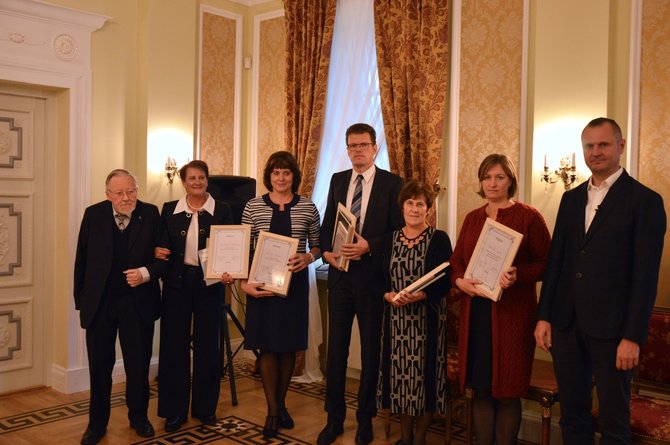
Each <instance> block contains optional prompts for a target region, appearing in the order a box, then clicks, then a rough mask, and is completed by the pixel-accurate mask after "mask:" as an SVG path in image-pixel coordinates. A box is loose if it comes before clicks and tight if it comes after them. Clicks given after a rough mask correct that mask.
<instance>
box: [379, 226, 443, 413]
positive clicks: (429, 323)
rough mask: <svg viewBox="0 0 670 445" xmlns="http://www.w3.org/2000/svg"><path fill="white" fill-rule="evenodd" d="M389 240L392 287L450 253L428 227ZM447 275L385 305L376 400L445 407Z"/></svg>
mask: <svg viewBox="0 0 670 445" xmlns="http://www.w3.org/2000/svg"><path fill="white" fill-rule="evenodd" d="M389 244H390V249H389V250H388V252H387V258H386V260H385V266H386V274H387V286H389V287H390V289H392V290H393V291H394V292H398V291H400V290H402V289H403V288H405V287H406V286H408V285H409V284H411V283H412V282H414V281H415V280H417V279H418V278H420V277H421V276H423V275H424V274H425V273H426V272H428V271H430V270H431V269H433V268H434V267H436V266H437V265H439V264H440V263H441V262H443V261H448V260H449V257H450V256H451V242H450V241H449V237H448V236H447V234H446V233H444V232H442V231H441V230H436V229H434V228H432V227H429V228H427V229H426V230H425V231H424V232H423V233H422V234H421V235H419V236H418V237H416V238H414V239H408V238H406V237H405V236H404V234H403V232H402V230H397V231H395V232H394V233H393V238H392V241H391V240H389ZM448 276H449V273H448V272H447V274H446V276H445V277H444V278H443V279H441V280H439V281H438V282H436V283H434V284H432V285H431V286H429V287H428V288H426V289H425V292H426V294H427V298H426V299H425V300H422V301H419V302H416V303H411V304H408V305H405V306H402V307H398V308H396V307H393V306H392V305H391V304H388V303H387V304H386V305H385V310H384V322H383V327H382V352H381V366H380V371H379V377H380V378H379V383H378V388H377V404H378V406H379V407H380V408H384V409H386V408H390V409H391V413H393V414H407V415H410V416H420V415H422V414H424V413H426V412H432V413H438V414H444V413H446V397H447V376H446V362H445V359H446V356H447V354H446V352H447V333H446V321H447V300H446V298H447V294H448V291H449V286H450V285H449V279H448Z"/></svg>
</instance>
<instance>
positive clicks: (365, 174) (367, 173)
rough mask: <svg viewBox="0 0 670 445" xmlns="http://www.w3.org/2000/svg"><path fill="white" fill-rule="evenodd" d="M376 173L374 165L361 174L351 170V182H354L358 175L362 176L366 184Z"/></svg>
mask: <svg viewBox="0 0 670 445" xmlns="http://www.w3.org/2000/svg"><path fill="white" fill-rule="evenodd" d="M376 171H377V167H376V166H375V164H372V165H371V166H370V168H368V169H367V170H365V171H364V172H363V173H357V172H356V170H351V182H355V181H356V178H357V177H358V175H363V182H365V183H366V184H367V183H368V182H370V180H371V179H372V177H373V176H374V175H375V172H376Z"/></svg>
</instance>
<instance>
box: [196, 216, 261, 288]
mask: <svg viewBox="0 0 670 445" xmlns="http://www.w3.org/2000/svg"><path fill="white" fill-rule="evenodd" d="M250 242H251V226H249V225H246V224H241V225H234V226H233V225H229V226H211V227H210V228H209V239H208V241H207V272H206V274H205V278H207V279H219V278H221V274H222V273H224V272H227V273H228V274H229V275H230V276H231V277H233V278H247V275H248V272H249V243H250Z"/></svg>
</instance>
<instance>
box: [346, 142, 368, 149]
mask: <svg viewBox="0 0 670 445" xmlns="http://www.w3.org/2000/svg"><path fill="white" fill-rule="evenodd" d="M373 145H374V144H373V143H372V142H361V143H360V144H349V145H347V150H365V149H366V148H368V147H371V146H373Z"/></svg>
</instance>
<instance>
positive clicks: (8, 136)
mask: <svg viewBox="0 0 670 445" xmlns="http://www.w3.org/2000/svg"><path fill="white" fill-rule="evenodd" d="M15 121H16V120H15V119H14V118H11V117H0V123H1V122H6V123H7V126H8V128H7V129H5V128H3V127H4V126H3V125H0V168H14V161H20V160H21V159H23V128H21V127H20V126H16V125H15ZM12 132H15V134H16V143H15V144H13V143H12V142H13V140H12V139H13V138H12ZM12 148H14V149H15V150H14V153H15V154H14V155H12V154H11V153H12ZM5 155H6V156H7V163H6V164H3V163H2V157H3V156H5Z"/></svg>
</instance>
